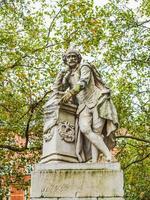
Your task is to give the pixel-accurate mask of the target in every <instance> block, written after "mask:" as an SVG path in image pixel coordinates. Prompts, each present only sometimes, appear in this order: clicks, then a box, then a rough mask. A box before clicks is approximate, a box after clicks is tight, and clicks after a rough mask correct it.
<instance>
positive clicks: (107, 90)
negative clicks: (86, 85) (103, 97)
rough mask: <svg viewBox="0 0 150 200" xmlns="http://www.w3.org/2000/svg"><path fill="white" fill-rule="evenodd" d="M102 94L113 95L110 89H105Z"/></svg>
mask: <svg viewBox="0 0 150 200" xmlns="http://www.w3.org/2000/svg"><path fill="white" fill-rule="evenodd" d="M101 93H102V94H109V95H110V93H111V91H110V90H109V89H104V90H102V91H101Z"/></svg>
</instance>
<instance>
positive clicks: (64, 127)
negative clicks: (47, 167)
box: [40, 93, 78, 163]
mask: <svg viewBox="0 0 150 200" xmlns="http://www.w3.org/2000/svg"><path fill="white" fill-rule="evenodd" d="M61 96H62V94H61V93H54V94H52V95H51V96H50V99H49V100H48V101H47V102H46V104H45V105H44V134H43V150H42V157H41V161H40V163H50V162H56V161H57V162H60V161H65V162H71V163H76V162H78V159H77V156H76V153H75V152H76V150H75V119H76V109H77V106H76V105H74V104H71V103H69V104H60V103H59V102H60V99H61Z"/></svg>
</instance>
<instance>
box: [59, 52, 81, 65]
mask: <svg viewBox="0 0 150 200" xmlns="http://www.w3.org/2000/svg"><path fill="white" fill-rule="evenodd" d="M81 60H82V57H81V54H80V53H79V51H77V50H75V49H71V50H70V49H69V50H68V51H67V52H66V53H65V54H63V61H64V63H65V64H67V65H68V66H70V67H71V66H72V67H73V66H76V65H77V64H79V63H80V62H81Z"/></svg>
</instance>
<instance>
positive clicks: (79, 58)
mask: <svg viewBox="0 0 150 200" xmlns="http://www.w3.org/2000/svg"><path fill="white" fill-rule="evenodd" d="M71 53H74V54H76V55H77V57H78V63H80V62H81V60H82V56H81V54H80V53H79V51H77V50H75V49H71V50H68V51H67V52H66V53H65V54H63V56H62V59H63V61H64V63H65V64H66V62H67V56H68V55H69V54H71Z"/></svg>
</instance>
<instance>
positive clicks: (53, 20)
mask: <svg viewBox="0 0 150 200" xmlns="http://www.w3.org/2000/svg"><path fill="white" fill-rule="evenodd" d="M66 5H67V4H65V5H63V6H61V8H60V9H59V11H58V12H57V13H56V15H55V16H54V18H53V19H52V21H51V23H50V25H49V28H48V34H47V42H46V47H47V46H48V44H49V42H48V38H49V36H50V33H51V31H52V28H53V24H54V22H55V20H56V19H57V17H58V15H59V14H60V13H61V11H62V9H63V8H64V7H65V6H66Z"/></svg>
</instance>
